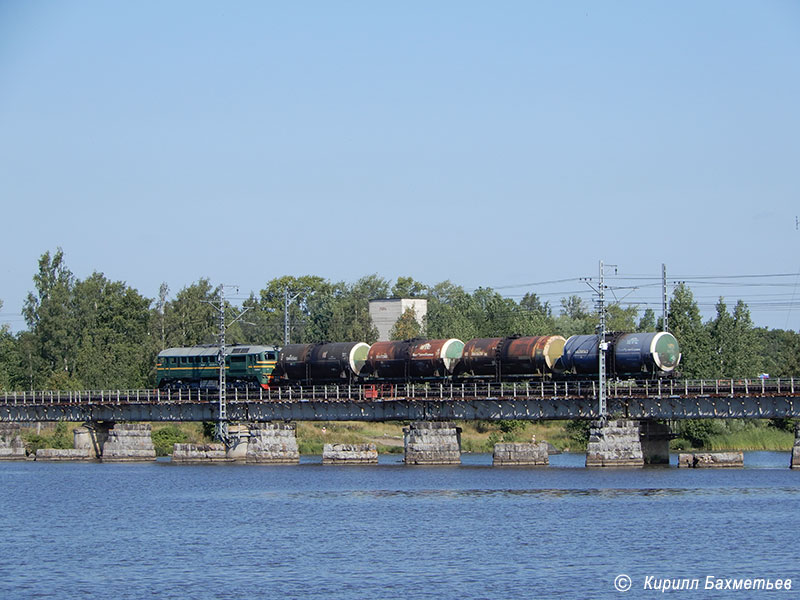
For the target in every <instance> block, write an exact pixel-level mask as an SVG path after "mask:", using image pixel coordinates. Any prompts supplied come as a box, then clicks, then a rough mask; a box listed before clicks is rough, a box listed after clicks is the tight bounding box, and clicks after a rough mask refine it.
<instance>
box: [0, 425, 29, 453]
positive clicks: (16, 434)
mask: <svg viewBox="0 0 800 600" xmlns="http://www.w3.org/2000/svg"><path fill="white" fill-rule="evenodd" d="M25 458H26V456H25V443H24V442H23V441H22V435H21V433H20V426H19V424H18V423H2V424H0V460H25Z"/></svg>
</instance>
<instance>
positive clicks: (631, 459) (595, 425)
mask: <svg viewBox="0 0 800 600" xmlns="http://www.w3.org/2000/svg"><path fill="white" fill-rule="evenodd" d="M586 466H587V467H642V466H644V454H643V452H642V443H641V441H640V439H639V422H638V421H629V420H627V419H624V420H623V419H620V420H613V421H592V426H591V429H590V430H589V444H588V445H587V447H586Z"/></svg>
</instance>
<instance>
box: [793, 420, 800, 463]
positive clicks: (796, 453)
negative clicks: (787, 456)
mask: <svg viewBox="0 0 800 600" xmlns="http://www.w3.org/2000/svg"><path fill="white" fill-rule="evenodd" d="M791 467H792V469H800V423H798V424H797V425H795V426H794V446H793V447H792V464H791Z"/></svg>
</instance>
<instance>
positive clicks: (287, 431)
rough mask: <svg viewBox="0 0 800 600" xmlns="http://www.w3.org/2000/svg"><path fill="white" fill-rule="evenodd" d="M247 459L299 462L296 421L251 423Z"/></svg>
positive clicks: (261, 461) (287, 462)
mask: <svg viewBox="0 0 800 600" xmlns="http://www.w3.org/2000/svg"><path fill="white" fill-rule="evenodd" d="M249 433H250V437H249V438H248V441H247V450H246V452H245V461H246V462H248V463H258V464H297V463H299V462H300V450H299V449H298V447H297V424H296V423H254V424H252V425H250V432H249Z"/></svg>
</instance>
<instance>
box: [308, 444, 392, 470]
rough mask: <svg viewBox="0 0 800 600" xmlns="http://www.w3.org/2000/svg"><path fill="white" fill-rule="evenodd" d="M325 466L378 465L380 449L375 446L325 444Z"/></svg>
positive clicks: (323, 462)
mask: <svg viewBox="0 0 800 600" xmlns="http://www.w3.org/2000/svg"><path fill="white" fill-rule="evenodd" d="M322 464H323V465H377V464H378V447H377V446H376V445H375V444H325V446H324V447H323V448H322Z"/></svg>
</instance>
